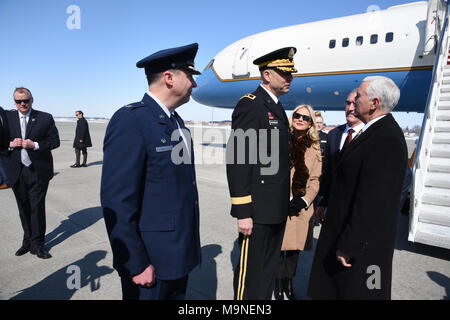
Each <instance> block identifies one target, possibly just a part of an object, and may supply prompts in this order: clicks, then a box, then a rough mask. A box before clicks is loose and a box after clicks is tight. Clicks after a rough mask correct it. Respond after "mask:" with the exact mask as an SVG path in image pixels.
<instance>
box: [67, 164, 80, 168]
mask: <svg viewBox="0 0 450 320" xmlns="http://www.w3.org/2000/svg"><path fill="white" fill-rule="evenodd" d="M70 167H71V168H81V166H80V165H79V164H77V163H75V164H73V165H71V166H70Z"/></svg>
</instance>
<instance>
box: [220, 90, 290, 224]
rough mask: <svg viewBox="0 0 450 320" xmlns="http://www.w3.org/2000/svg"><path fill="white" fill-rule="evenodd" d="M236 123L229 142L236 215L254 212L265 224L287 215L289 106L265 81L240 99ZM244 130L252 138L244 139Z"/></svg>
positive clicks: (255, 218)
mask: <svg viewBox="0 0 450 320" xmlns="http://www.w3.org/2000/svg"><path fill="white" fill-rule="evenodd" d="M232 129H233V131H234V132H233V133H232V135H231V136H230V139H229V141H228V145H227V179H228V187H229V191H230V195H231V200H232V206H231V215H232V216H233V217H235V218H238V219H243V218H249V217H251V218H253V221H254V222H255V223H260V224H277V223H282V222H284V221H286V218H287V215H288V205H289V181H290V179H289V172H290V163H289V143H290V140H289V139H290V138H289V137H290V136H289V121H288V119H287V117H286V113H285V111H284V109H283V107H282V106H281V104H276V103H275V102H274V101H273V99H272V98H271V97H270V96H269V94H268V93H267V92H266V91H265V90H264V89H263V88H261V87H260V86H259V87H258V89H257V90H256V91H255V92H253V94H248V95H246V96H244V97H243V98H241V100H240V101H239V102H238V104H237V105H236V107H235V109H234V112H233V115H232ZM243 132H244V133H245V134H248V136H249V137H250V138H249V139H247V142H246V143H243V141H244V139H242V133H243ZM249 141H250V142H249ZM244 155H245V161H242V160H244V159H243V157H244ZM268 155H270V157H271V158H272V159H271V162H270V163H268V162H269V161H267V159H264V157H267V156H268ZM240 157H242V159H241V161H240V160H239V158H240ZM270 168H271V169H270ZM272 169H274V170H272ZM266 170H267V171H266Z"/></svg>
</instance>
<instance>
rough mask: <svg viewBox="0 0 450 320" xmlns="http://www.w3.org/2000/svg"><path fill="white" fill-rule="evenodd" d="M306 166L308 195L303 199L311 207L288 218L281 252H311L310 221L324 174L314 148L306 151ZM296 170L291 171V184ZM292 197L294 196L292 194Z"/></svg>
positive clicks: (320, 160)
mask: <svg viewBox="0 0 450 320" xmlns="http://www.w3.org/2000/svg"><path fill="white" fill-rule="evenodd" d="M305 165H306V167H307V168H308V170H309V178H308V181H307V182H306V193H305V195H304V196H303V198H304V199H305V200H306V201H307V202H308V204H309V207H308V208H305V209H302V211H300V214H299V216H298V217H295V216H293V217H288V218H287V222H286V231H285V232H284V238H283V244H282V245H281V250H283V251H284V250H311V249H312V245H313V226H314V225H313V224H311V223H310V220H311V218H312V216H313V214H314V204H313V201H314V199H315V197H316V196H317V193H318V192H319V178H320V175H321V173H322V157H321V155H319V153H318V152H317V151H316V149H314V148H313V147H312V146H311V147H309V148H307V149H306V152H305ZM294 172H295V168H292V169H291V184H292V178H293V176H294ZM291 196H292V194H291Z"/></svg>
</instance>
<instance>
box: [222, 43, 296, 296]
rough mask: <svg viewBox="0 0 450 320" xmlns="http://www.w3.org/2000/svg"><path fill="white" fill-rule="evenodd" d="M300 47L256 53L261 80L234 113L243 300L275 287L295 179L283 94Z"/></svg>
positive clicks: (230, 161) (238, 292) (232, 149)
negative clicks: (290, 189)
mask: <svg viewBox="0 0 450 320" xmlns="http://www.w3.org/2000/svg"><path fill="white" fill-rule="evenodd" d="M296 51H297V50H296V48H293V47H287V48H282V49H278V50H276V51H273V52H270V53H268V54H266V55H264V56H262V57H260V58H258V59H256V60H255V61H254V62H253V63H254V64H255V65H257V66H258V67H259V70H260V72H261V85H260V86H259V87H258V88H257V89H256V91H255V92H253V93H251V94H246V95H245V96H243V97H242V98H241V99H240V101H239V102H238V104H237V105H236V107H235V109H234V112H233V115H232V134H231V136H230V140H229V142H228V145H227V179H228V186H229V191H230V196H231V203H232V206H231V215H232V216H233V217H235V218H237V222H238V232H239V238H238V243H239V247H240V250H241V255H240V260H239V262H238V265H237V267H236V268H235V274H234V297H235V299H237V300H252V299H255V300H269V299H271V297H272V293H273V288H274V282H275V269H276V266H277V263H278V259H279V254H280V249H281V242H282V239H283V234H284V229H285V223H286V219H287V215H288V212H289V183H290V176H289V172H290V168H289V167H290V164H289V121H288V118H287V116H286V113H285V110H284V108H283V106H282V105H281V103H280V101H279V100H278V99H279V98H280V96H282V95H283V94H286V93H288V92H289V89H290V84H291V82H292V80H293V77H292V73H293V72H297V70H296V68H295V66H294V59H293V58H294V54H295V53H296ZM267 159H269V160H270V162H268V161H267Z"/></svg>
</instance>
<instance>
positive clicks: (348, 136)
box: [342, 129, 355, 150]
mask: <svg viewBox="0 0 450 320" xmlns="http://www.w3.org/2000/svg"><path fill="white" fill-rule="evenodd" d="M353 132H355V130H353V129H349V130H348V135H347V138H346V139H345V142H344V146H343V147H342V150H343V149H344V148H345V147H346V146H348V145H349V144H350V142H352V134H353Z"/></svg>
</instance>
